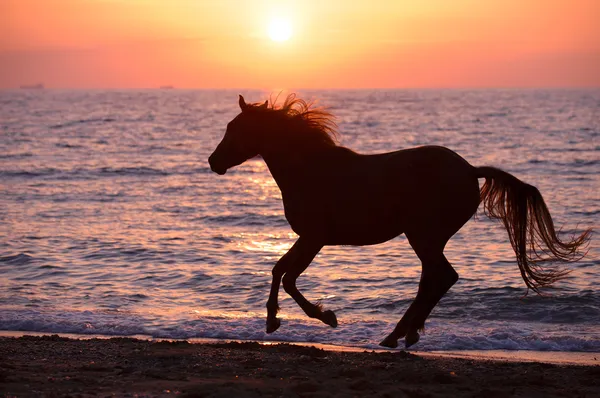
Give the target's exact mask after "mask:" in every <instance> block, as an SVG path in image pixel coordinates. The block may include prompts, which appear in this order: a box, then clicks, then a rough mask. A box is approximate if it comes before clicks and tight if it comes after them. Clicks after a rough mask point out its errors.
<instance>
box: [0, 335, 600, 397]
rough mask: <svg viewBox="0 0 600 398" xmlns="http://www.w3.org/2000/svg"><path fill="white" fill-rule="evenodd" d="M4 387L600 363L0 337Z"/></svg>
mask: <svg viewBox="0 0 600 398" xmlns="http://www.w3.org/2000/svg"><path fill="white" fill-rule="evenodd" d="M0 353H2V354H1V355H0V393H2V396H4V397H30V396H81V397H91V396H102V397H104V396H128V397H131V396H136V395H137V396H156V397H172V396H181V397H226V396H227V397H229V396H250V397H259V396H273V397H276V396H277V397H279V396H286V397H287V396H292V397H295V396H311V397H330V396H340V397H342V396H381V397H390V396H393V397H396V396H398V397H438V396H456V397H482V398H489V397H501V396H502V397H503V396H526V397H538V396H539V397H564V396H581V397H584V396H600V385H599V384H598V383H597V380H598V378H599V377H600V366H598V365H593V366H589V365H578V366H574V365H566V364H561V365H554V364H547V363H540V362H514V361H504V360H490V359H483V358H475V359H474V358H456V357H447V356H439V355H437V354H435V353H431V355H429V354H427V355H424V353H408V352H406V351H400V350H394V351H391V350H390V351H383V352H374V351H367V350H362V351H361V352H355V351H352V352H350V351H335V350H324V349H321V348H316V347H314V346H300V345H293V344H287V343H276V344H259V343H258V342H217V343H202V344H194V343H190V342H187V341H156V340H140V339H133V338H126V337H112V338H108V339H106V338H102V339H101V338H90V339H77V340H75V339H69V338H65V337H60V336H57V335H54V336H23V337H0Z"/></svg>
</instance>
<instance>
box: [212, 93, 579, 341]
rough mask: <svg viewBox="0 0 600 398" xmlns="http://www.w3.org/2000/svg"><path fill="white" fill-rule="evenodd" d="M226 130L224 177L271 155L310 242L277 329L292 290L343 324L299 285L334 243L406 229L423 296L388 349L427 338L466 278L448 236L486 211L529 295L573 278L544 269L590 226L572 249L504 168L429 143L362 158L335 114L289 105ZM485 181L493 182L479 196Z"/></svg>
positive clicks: (287, 266) (293, 271) (221, 151)
mask: <svg viewBox="0 0 600 398" xmlns="http://www.w3.org/2000/svg"><path fill="white" fill-rule="evenodd" d="M239 105H240V108H241V110H242V111H241V113H240V114H239V115H237V116H236V117H235V118H234V119H233V120H232V121H230V122H229V123H228V124H227V130H226V132H225V136H224V137H223V140H222V141H221V143H219V145H218V146H217V149H216V150H215V151H214V152H213V154H212V155H211V156H210V158H209V159H208V161H209V163H210V167H211V169H212V170H213V171H214V172H216V173H218V174H221V175H222V174H225V172H226V171H227V169H229V168H231V167H234V166H237V165H239V164H241V163H243V162H245V161H246V160H248V159H250V158H252V157H255V156H257V155H260V156H262V158H263V159H264V161H265V162H266V164H267V166H268V168H269V170H270V172H271V174H272V176H273V178H274V179H275V181H276V182H277V185H278V186H279V189H280V190H281V194H282V198H283V205H284V209H285V217H286V218H287V220H288V222H289V223H290V226H291V227H292V230H293V231H294V232H295V233H296V234H297V235H298V236H299V238H298V240H297V241H296V243H295V244H294V245H293V246H292V248H291V249H290V250H289V251H288V252H287V253H286V254H285V255H284V256H283V257H282V258H281V259H280V260H279V261H278V262H277V264H275V266H274V268H273V272H272V274H273V281H272V284H271V292H270V294H269V299H268V301H267V325H266V328H267V333H272V332H274V331H275V330H277V329H278V328H279V326H280V321H279V319H278V318H277V311H278V310H279V306H278V304H277V296H278V293H279V285H280V283H281V282H283V288H284V289H285V291H286V292H287V293H288V294H289V295H290V296H291V297H292V298H293V299H294V300H295V301H296V303H298V305H299V306H300V307H301V308H302V309H303V310H304V312H305V313H306V315H308V316H309V317H311V318H317V319H320V320H321V321H322V322H324V323H326V324H327V325H329V326H331V327H336V326H337V318H336V316H335V314H334V313H333V311H330V310H328V311H323V309H322V308H321V306H320V305H315V304H313V303H311V302H309V301H308V300H307V299H306V298H305V297H304V296H303V295H302V294H301V293H300V292H299V291H298V289H297V288H296V279H297V278H298V276H300V274H302V272H303V271H304V270H305V269H306V268H307V267H308V266H309V264H310V263H311V261H312V260H313V258H314V257H315V256H316V255H317V253H318V252H319V251H320V250H321V248H322V247H323V246H325V245H374V244H377V243H382V242H385V241H388V240H390V239H392V238H394V237H396V236H398V235H400V234H402V233H404V234H405V235H406V237H407V239H408V242H409V243H410V245H411V246H412V248H413V250H414V251H415V252H416V254H417V256H418V257H419V259H420V260H421V263H422V274H421V280H420V283H419V290H418V293H417V296H416V298H415V299H414V301H413V302H412V304H411V305H410V307H409V308H408V310H407V311H406V313H405V314H404V316H403V317H402V319H401V320H400V322H398V324H397V326H396V327H395V329H394V330H393V331H392V332H391V333H390V334H389V335H388V336H387V337H386V338H385V339H384V340H383V341H382V342H381V343H380V345H382V346H385V347H391V348H395V347H397V346H398V339H401V338H404V339H405V345H406V347H409V346H411V345H412V344H415V343H416V342H417V341H418V340H419V333H418V331H419V330H420V329H422V328H423V327H424V324H425V320H426V319H427V317H428V316H429V314H430V312H431V310H432V309H433V308H434V307H435V305H436V304H437V303H438V301H439V300H440V299H441V298H442V296H443V295H444V294H445V293H446V292H447V291H448V290H449V289H450V287H452V285H454V283H456V281H457V280H458V274H457V273H456V271H455V270H454V268H452V266H451V265H450V263H449V262H448V260H447V259H446V257H444V253H443V252H444V247H445V246H446V243H447V242H448V240H449V239H450V238H451V237H452V236H453V235H454V234H455V233H456V232H457V231H458V230H459V229H460V228H461V227H462V226H463V225H464V224H465V223H466V222H467V221H468V220H469V219H470V218H471V217H472V216H473V215H474V214H475V212H476V211H477V208H478V206H479V204H480V203H483V209H484V212H485V214H486V215H488V216H489V217H491V218H494V219H498V220H500V221H501V222H502V223H503V224H504V226H505V228H506V230H507V231H508V237H509V240H510V243H511V245H512V247H513V249H514V251H515V254H516V257H517V265H518V266H519V269H520V271H521V276H522V277H523V280H524V281H525V284H526V285H527V288H528V289H532V290H534V291H535V292H538V293H539V288H541V287H545V286H548V285H550V284H552V283H553V282H555V281H557V280H559V279H561V278H563V277H564V276H565V275H566V274H567V272H568V271H565V270H563V269H560V268H556V267H547V268H542V266H541V263H542V262H546V261H562V262H572V261H576V260H578V259H580V258H581V257H582V256H583V255H582V254H581V253H580V251H579V249H580V248H581V246H582V245H583V246H585V244H586V242H587V241H588V240H589V237H590V233H591V230H586V231H584V232H583V233H582V234H581V235H580V236H578V237H573V238H572V239H571V240H569V241H567V242H564V241H561V240H560V239H559V238H558V236H557V234H556V231H555V229H554V225H553V222H552V218H551V216H550V213H549V211H548V208H547V207H546V205H545V203H544V199H543V198H542V196H541V194H540V192H539V191H538V190H537V188H535V187H533V186H531V185H528V184H526V183H524V182H522V181H520V180H519V179H517V178H516V177H514V176H513V175H511V174H509V173H507V172H504V171H502V170H499V169H497V168H493V167H473V166H471V165H470V164H469V163H467V161H466V160H464V159H463V158H462V157H460V156H459V155H458V154H456V153H455V152H453V151H451V150H450V149H447V148H444V147H440V146H423V147H418V148H411V149H404V150H399V151H395V152H389V153H382V154H376V155H362V154H359V153H356V152H354V151H352V150H350V149H348V148H345V147H342V146H339V145H337V143H336V139H335V138H336V136H337V126H336V124H335V122H334V120H333V116H332V115H331V114H330V113H328V112H327V111H326V110H324V109H322V108H314V107H312V104H310V103H307V102H305V101H303V100H301V99H298V98H296V96H295V95H293V94H292V95H290V96H288V97H287V99H286V100H285V102H284V103H283V105H281V106H276V105H274V104H271V105H270V106H269V102H268V101H266V102H264V103H262V104H247V103H246V102H245V100H244V98H243V97H242V96H241V95H240V97H239ZM479 178H485V183H484V185H483V187H482V188H481V190H480V189H479V182H478V179H479Z"/></svg>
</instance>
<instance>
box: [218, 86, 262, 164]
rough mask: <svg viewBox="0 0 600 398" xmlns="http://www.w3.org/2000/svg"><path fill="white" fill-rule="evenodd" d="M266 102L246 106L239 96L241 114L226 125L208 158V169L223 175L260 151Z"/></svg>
mask: <svg viewBox="0 0 600 398" xmlns="http://www.w3.org/2000/svg"><path fill="white" fill-rule="evenodd" d="M268 103H269V102H268V100H267V101H265V102H264V103H263V104H260V105H256V104H246V101H245V100H244V97H242V96H241V95H240V99H239V105H240V109H241V110H242V112H241V113H240V114H238V115H237V116H236V117H235V118H233V120H231V121H230V122H229V123H227V130H226V131H225V136H224V137H223V139H222V140H221V142H220V143H219V145H218V146H217V149H215V151H214V152H213V153H212V155H210V157H209V158H208V163H209V164H210V169H211V170H212V171H214V172H215V173H217V174H220V175H223V174H225V172H226V171H227V170H228V169H230V168H231V167H234V166H237V165H240V164H242V163H244V162H245V161H246V160H248V159H250V158H253V157H255V156H257V155H258V154H259V151H260V137H259V133H260V129H261V128H264V127H262V122H261V120H262V117H261V116H263V115H264V112H261V111H264V110H266V109H267V106H268Z"/></svg>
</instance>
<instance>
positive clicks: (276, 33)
mask: <svg viewBox="0 0 600 398" xmlns="http://www.w3.org/2000/svg"><path fill="white" fill-rule="evenodd" d="M269 37H270V38H271V40H273V41H286V40H288V39H289V38H290V37H292V24H291V22H290V20H289V19H285V18H273V19H272V20H271V22H270V23H269Z"/></svg>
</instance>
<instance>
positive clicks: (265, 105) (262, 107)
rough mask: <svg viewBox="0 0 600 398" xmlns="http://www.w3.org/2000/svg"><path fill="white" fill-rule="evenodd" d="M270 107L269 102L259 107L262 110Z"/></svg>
mask: <svg viewBox="0 0 600 398" xmlns="http://www.w3.org/2000/svg"><path fill="white" fill-rule="evenodd" d="M268 106H269V100H266V101H265V103H264V104H262V105H261V106H259V108H260V109H267V107H268Z"/></svg>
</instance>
